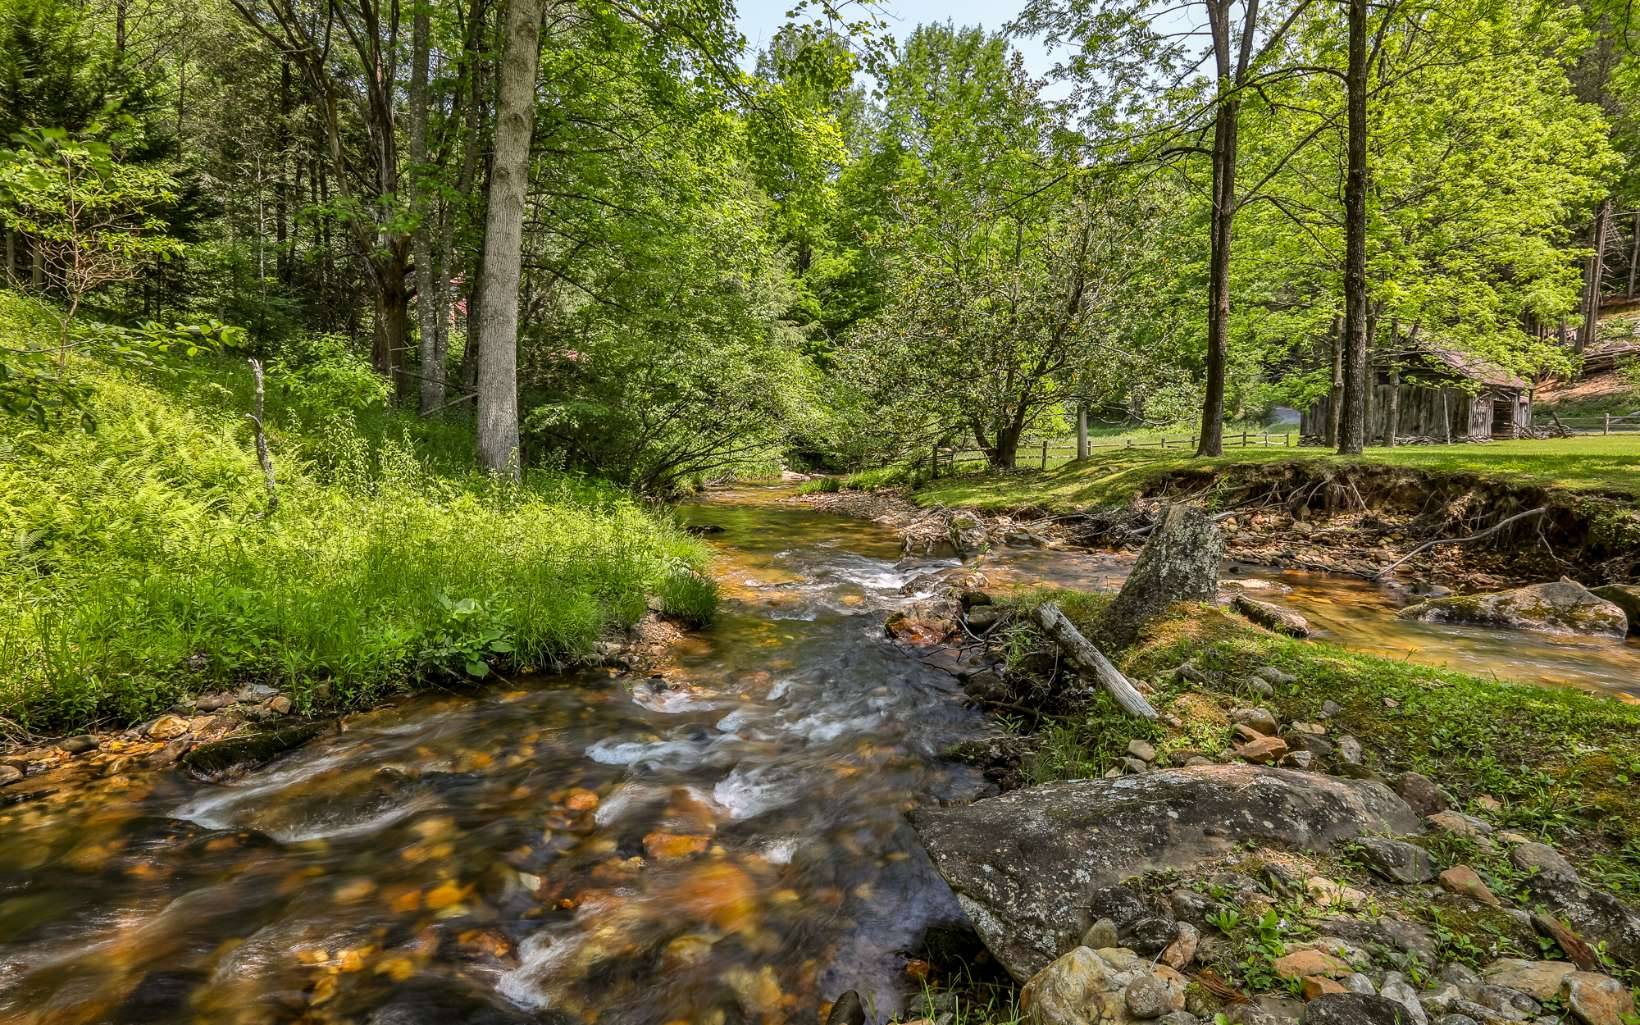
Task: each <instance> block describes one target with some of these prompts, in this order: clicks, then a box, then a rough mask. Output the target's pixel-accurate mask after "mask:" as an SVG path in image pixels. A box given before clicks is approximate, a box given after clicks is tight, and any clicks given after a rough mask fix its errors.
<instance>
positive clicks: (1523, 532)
mask: <svg viewBox="0 0 1640 1025" xmlns="http://www.w3.org/2000/svg"><path fill="white" fill-rule="evenodd" d="M802 500H803V501H805V502H808V503H811V504H814V505H816V506H818V507H820V508H824V509H827V510H828V511H832V512H839V513H843V514H845V515H853V516H862V517H864V518H867V519H873V520H877V521H879V522H883V523H888V524H890V525H893V526H895V527H896V528H897V529H899V530H900V532H901V534H902V536H904V537H905V539H906V544H907V548H908V550H926V549H927V547H928V546H929V544H930V543H935V542H938V541H941V540H953V541H957V542H958V547H959V548H961V547H963V544H962V543H961V540H960V539H958V538H954V537H952V535H953V533H954V532H961V531H964V530H969V531H970V532H972V524H970V523H969V522H968V520H969V519H975V520H977V521H978V523H979V525H981V526H982V527H983V529H984V533H985V535H986V537H987V539H988V540H989V542H990V543H993V544H1018V545H1062V546H1069V547H1080V548H1090V549H1117V550H1120V549H1136V548H1138V547H1139V546H1140V545H1142V544H1143V543H1144V540H1145V538H1146V537H1147V536H1148V534H1149V531H1150V528H1151V527H1152V526H1153V525H1154V523H1155V522H1156V518H1157V515H1158V514H1159V511H1160V510H1161V509H1162V508H1164V507H1165V506H1166V505H1168V504H1170V503H1174V502H1180V501H1185V502H1196V503H1201V504H1203V505H1204V506H1206V507H1207V508H1208V509H1209V510H1210V511H1212V512H1214V513H1215V515H1216V516H1217V517H1218V519H1219V523H1220V525H1221V526H1222V527H1223V529H1224V531H1225V533H1226V534H1227V535H1228V537H1229V552H1228V555H1229V557H1230V558H1231V559H1233V560H1238V561H1241V562H1247V563H1253V564H1257V565H1262V566H1274V567H1285V568H1294V569H1310V570H1321V571H1326V572H1336V573H1347V574H1351V575H1355V576H1361V577H1373V576H1376V575H1377V574H1379V573H1381V572H1382V571H1383V570H1385V569H1386V568H1387V567H1390V566H1391V565H1392V564H1395V563H1396V562H1397V561H1398V560H1400V559H1402V558H1403V557H1404V556H1406V555H1408V554H1409V553H1412V552H1414V551H1416V550H1417V549H1418V548H1419V547H1420V546H1421V545H1424V544H1426V543H1429V542H1443V543H1441V544H1439V545H1437V546H1434V547H1431V548H1429V549H1427V550H1425V551H1422V552H1419V553H1418V554H1416V555H1413V557H1412V558H1411V559H1408V560H1407V561H1406V562H1404V563H1402V564H1400V565H1399V566H1396V567H1395V571H1394V572H1395V575H1396V576H1397V577H1399V578H1400V579H1403V580H1409V581H1412V580H1416V581H1421V582H1429V583H1438V584H1443V585H1447V586H1453V587H1461V588H1465V589H1486V588H1496V587H1506V586H1512V585H1517V584H1525V583H1531V582H1534V581H1541V580H1545V579H1556V578H1558V577H1561V576H1568V577H1571V578H1573V579H1575V580H1578V581H1579V582H1581V583H1584V584H1590V585H1593V584H1601V583H1609V582H1614V581H1624V580H1630V579H1633V578H1634V577H1635V576H1636V574H1637V572H1640V511H1637V510H1636V508H1635V506H1634V503H1633V502H1632V501H1630V500H1629V499H1627V498H1625V497H1623V496H1618V495H1603V494H1598V493H1573V492H1567V491H1557V490H1552V489H1548V488H1544V487H1541V486H1538V485H1531V484H1518V483H1514V482H1511V481H1509V480H1507V479H1502V478H1496V477H1481V476H1477V475H1473V474H1446V473H1431V472H1428V471H1422V470H1415V469H1408V468H1404V467H1391V466H1373V465H1364V466H1347V467H1340V466H1336V465H1329V464H1325V463H1318V462H1309V461H1299V460H1295V461H1292V462H1281V463H1263V464H1252V465H1242V466H1231V467H1202V468H1194V467H1191V468H1184V469H1180V470H1175V471H1171V472H1168V473H1166V474H1163V475H1161V476H1158V477H1156V478H1155V479H1153V480H1151V481H1150V482H1148V483H1147V484H1145V485H1144V486H1143V487H1142V488H1141V489H1140V490H1139V491H1138V493H1137V495H1136V496H1135V497H1134V498H1133V499H1132V500H1131V501H1130V502H1129V503H1127V504H1125V505H1117V506H1104V507H1097V508H1088V509H1082V510H1076V511H1073V512H1069V513H1060V514H1053V513H1050V512H1047V511H1045V510H1042V509H1039V508H1033V507H1031V506H1029V505H1025V506H1022V507H1019V508H1015V509H1010V510H1007V511H1004V512H1000V513H990V512H987V513H981V512H974V511H969V510H959V511H953V510H946V509H941V508H937V507H936V508H926V509H925V508H921V507H919V506H918V505H917V504H916V503H915V502H914V501H913V500H912V498H911V497H910V496H907V495H905V494H903V493H894V492H889V493H858V492H854V493H851V492H840V493H835V494H822V495H808V496H804V497H803V499H802ZM1539 509H1541V510H1542V512H1541V513H1539V514H1536V515H1532V516H1527V517H1525V518H1522V519H1520V520H1518V521H1517V522H1515V523H1512V524H1509V525H1507V526H1505V527H1503V528H1502V529H1500V530H1498V531H1497V532H1496V533H1493V534H1491V535H1488V536H1486V537H1482V538H1478V539H1476V540H1474V541H1472V542H1467V543H1448V542H1460V541H1461V539H1466V538H1471V537H1473V536H1474V535H1477V534H1480V533H1482V532H1484V531H1487V530H1489V529H1491V528H1493V527H1496V526H1497V525H1498V524H1500V523H1502V522H1503V521H1505V520H1507V519H1509V518H1510V517H1513V516H1517V515H1519V514H1522V513H1531V512H1533V511H1534V510H1539ZM970 543H977V542H974V541H970Z"/></svg>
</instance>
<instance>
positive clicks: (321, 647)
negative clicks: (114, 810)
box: [0, 307, 716, 732]
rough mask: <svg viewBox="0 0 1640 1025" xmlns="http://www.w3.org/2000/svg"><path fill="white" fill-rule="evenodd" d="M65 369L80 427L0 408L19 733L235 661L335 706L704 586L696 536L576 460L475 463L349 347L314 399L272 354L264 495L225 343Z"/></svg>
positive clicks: (1, 627)
mask: <svg viewBox="0 0 1640 1025" xmlns="http://www.w3.org/2000/svg"><path fill="white" fill-rule="evenodd" d="M6 312H7V308H6V307H0V316H3V315H4V314H5V313H6ZM3 329H4V328H3V327H0V330H3ZM333 355H334V354H333V353H332V356H333ZM336 369H337V368H336V366H331V367H330V368H329V370H328V371H327V373H334V372H335V371H336ZM74 371H75V372H76V373H78V374H80V375H82V377H83V379H84V380H85V381H86V383H87V384H89V385H90V388H91V397H90V400H89V402H88V403H87V404H86V406H85V409H84V412H85V414H86V416H85V417H84V421H85V422H84V423H83V424H82V423H80V422H77V421H76V422H69V423H51V424H47V425H40V424H37V423H35V422H33V421H29V420H24V419H21V418H13V417H5V416H3V415H0V522H3V523H4V524H5V525H6V530H5V534H4V542H5V549H4V555H3V556H0V560H3V561H0V716H4V717H5V718H6V719H8V720H11V721H12V722H13V723H16V724H18V725H20V726H21V727H23V728H24V729H26V730H28V731H30V732H42V731H50V730H55V729H70V728H79V727H82V726H85V725H89V724H92V723H96V722H113V721H130V720H135V719H138V718H141V717H144V716H147V715H150V714H152V713H154V712H156V711H158V710H160V709H163V708H165V707H167V706H168V705H170V704H172V703H174V702H175V701H176V700H177V699H179V698H181V697H183V696H184V695H186V694H189V693H197V692H200V691H205V690H210V689H213V688H217V687H224V686H233V685H237V684H242V683H245V682H252V681H255V682H267V683H272V684H275V685H277V686H279V687H281V688H283V689H284V690H285V691H286V692H287V693H289V694H291V695H292V696H293V697H294V698H295V699H296V700H297V702H298V703H299V704H301V705H304V706H305V707H309V708H330V707H346V706H349V705H356V704H359V703H362V702H366V701H369V700H371V699H373V698H375V697H377V696H379V695H381V694H382V693H384V692H387V691H390V690H394V689H399V688H404V687H407V686H409V685H411V684H413V683H415V682H417V681H426V680H444V681H447V682H455V681H460V680H466V679H471V678H473V677H477V676H483V675H485V674H487V673H488V672H489V669H490V667H491V666H492V665H505V666H546V667H550V666H553V665H556V664H559V663H561V662H563V661H565V660H568V659H573V658H575V657H576V656H579V655H582V654H584V653H587V652H589V651H590V650H591V649H592V648H593V646H594V644H595V642H596V641H597V640H598V638H599V637H600V635H601V634H603V633H604V632H605V631H606V630H608V629H610V628H612V627H617V626H623V625H626V624H630V623H631V622H633V621H635V620H636V619H637V618H639V617H640V616H641V615H643V613H644V611H645V609H646V606H647V603H648V600H649V597H650V596H651V595H654V596H656V597H657V598H658V599H659V600H660V601H661V603H662V607H663V608H666V609H668V611H671V610H673V608H674V606H675V607H676V611H677V613H678V614H679V615H680V616H683V617H685V618H689V619H692V620H696V621H702V620H704V619H706V618H709V617H710V615H711V612H712V609H713V607H714V606H715V600H716V592H715V590H714V589H713V588H712V585H711V583H710V581H708V580H706V579H705V578H703V577H701V576H700V575H699V572H698V571H699V569H700V568H701V567H702V566H703V565H704V563H705V559H706V551H705V549H704V548H703V546H702V545H701V544H700V543H699V542H698V541H696V540H694V539H692V538H690V537H689V536H687V535H686V534H685V533H683V532H682V531H681V530H680V529H678V528H677V527H675V526H674V525H672V524H671V523H670V522H668V521H667V520H665V519H663V518H661V517H658V516H656V515H653V514H651V513H650V512H648V511H646V510H645V509H644V508H642V507H640V506H639V505H638V504H637V503H636V502H634V501H633V500H631V499H630V498H629V497H627V496H626V495H625V494H624V493H622V492H619V491H617V490H616V489H614V488H611V487H609V486H607V485H604V484H601V483H599V482H596V481H591V480H588V479H585V478H581V477H576V476H570V475H563V474H539V475H532V476H530V477H528V478H527V479H526V480H525V482H524V483H523V484H521V485H515V484H512V483H510V482H503V481H497V480H495V479H494V478H491V477H487V476H485V475H482V474H480V473H478V472H476V471H474V470H473V469H472V465H471V461H470V460H469V459H467V458H466V457H465V454H464V453H465V451H466V446H465V445H460V444H458V443H457V434H458V433H459V432H460V431H461V430H462V425H459V424H456V425H448V424H446V425H436V424H435V425H427V424H423V423H418V422H417V421H415V420H414V418H410V417H403V416H400V415H397V414H393V413H391V412H389V411H388V410H387V409H386V408H385V407H384V406H383V405H382V403H381V401H380V398H381V396H380V394H379V393H372V390H371V387H370V384H369V381H370V375H369V373H368V370H367V369H365V370H363V371H362V373H363V374H364V376H363V377H360V378H359V379H358V382H356V383H359V384H360V388H359V389H358V391H357V393H356V394H353V395H351V397H349V394H348V393H347V392H346V390H345V389H343V390H342V391H340V392H338V391H336V390H335V389H328V390H324V394H325V399H324V405H323V406H322V407H321V406H319V405H316V404H315V403H314V402H312V401H303V398H304V397H303V396H302V395H301V394H300V392H301V389H300V388H296V389H289V388H285V387H283V386H282V383H281V376H284V377H285V378H287V379H294V378H298V377H299V375H300V374H301V373H302V372H303V370H302V368H301V367H299V366H288V367H281V366H279V365H278V364H274V365H272V366H271V368H270V377H269V398H270V408H269V412H268V417H267V419H268V426H269V431H270V435H271V439H272V446H273V452H274V459H275V464H276V470H277V474H278V486H279V495H280V504H279V508H278V510H277V512H275V513H274V514H273V515H271V516H265V515H264V513H265V510H266V498H265V494H264V490H263V480H262V476H261V472H260V470H259V468H258V466H257V462H256V456H255V452H254V448H253V447H252V441H251V428H250V425H249V423H248V422H247V420H246V419H245V416H244V413H245V412H246V411H247V410H248V409H249V408H250V407H249V402H248V397H247V396H248V388H249V381H250V377H249V372H248V370H246V369H245V366H244V363H243V362H241V361H237V360H230V359H227V358H211V359H207V360H201V361H196V362H193V363H189V364H185V365H181V366H178V367H172V368H168V369H167V368H150V369H142V370H133V369H131V368H127V367H118V368H116V367H111V366H106V365H101V364H97V363H95V362H93V361H91V360H89V359H82V360H80V361H79V362H78V364H77V365H75V366H74ZM332 383H334V382H332ZM468 444H470V442H469V443H468ZM458 453H461V454H459V455H458Z"/></svg>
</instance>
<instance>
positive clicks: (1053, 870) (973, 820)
mask: <svg viewBox="0 0 1640 1025" xmlns="http://www.w3.org/2000/svg"><path fill="white" fill-rule="evenodd" d="M912 822H913V824H914V825H915V826H916V828H917V831H918V833H919V834H920V836H921V838H922V841H923V843H924V845H925V846H926V847H927V848H928V851H929V854H930V855H931V856H932V858H933V860H934V864H935V866H936V867H937V868H938V869H939V871H940V874H941V875H943V876H944V877H945V879H946V881H947V882H948V883H949V884H950V885H951V888H952V889H953V890H954V891H955V892H956V894H957V899H958V901H959V903H961V905H962V907H963V909H964V910H965V911H966V912H967V913H968V916H969V919H970V920H971V921H972V922H973V923H974V926H975V928H976V929H977V930H978V932H979V935H980V938H981V939H983V940H984V941H985V944H986V946H987V947H989V948H990V950H991V952H992V953H993V954H995V955H996V957H997V959H998V960H999V961H1000V962H1001V963H1002V965H1003V966H1004V967H1005V968H1007V970H1008V971H1009V972H1010V973H1011V974H1012V975H1013V976H1014V977H1015V978H1016V979H1020V980H1024V979H1028V978H1030V976H1031V975H1033V974H1034V973H1036V972H1037V971H1040V970H1041V969H1042V968H1043V967H1045V966H1046V965H1047V964H1048V963H1049V962H1050V961H1052V960H1053V959H1054V958H1055V957H1057V956H1058V955H1059V953H1060V951H1062V950H1065V949H1066V948H1068V947H1069V946H1071V945H1073V944H1074V943H1075V942H1076V940H1077V938H1079V937H1080V936H1081V935H1082V933H1083V931H1084V930H1086V929H1087V928H1088V926H1089V925H1091V924H1092V922H1091V921H1090V920H1089V917H1088V912H1087V910H1086V908H1087V906H1088V905H1089V903H1090V895H1091V894H1093V893H1094V892H1095V891H1097V890H1099V889H1101V888H1104V887H1110V886H1112V885H1114V884H1116V883H1118V882H1120V881H1121V880H1122V879H1125V878H1127V877H1129V876H1132V875H1135V874H1138V873H1142V872H1144V871H1146V870H1149V869H1160V868H1179V869H1186V868H1189V867H1190V866H1192V865H1195V864H1197V863H1200V862H1201V861H1203V860H1204V859H1208V858H1213V857H1217V856H1220V855H1222V854H1224V853H1226V852H1228V851H1230V850H1231V849H1233V848H1234V846H1235V845H1236V844H1238V843H1241V842H1243V841H1254V842H1267V843H1275V844H1280V845H1282V846H1288V847H1298V848H1302V849H1306V850H1312V851H1319V850H1325V849H1326V848H1328V847H1330V846H1331V845H1332V844H1334V843H1336V842H1338V841H1340V840H1345V839H1351V838H1354V837H1355V836H1357V835H1359V834H1361V833H1364V832H1377V833H1412V832H1416V831H1417V829H1418V821H1417V818H1416V817H1415V816H1414V815H1413V814H1412V811H1411V809H1410V808H1408V807H1407V805H1406V803H1405V802H1403V801H1402V800H1401V799H1400V798H1399V797H1396V796H1395V795H1394V794H1393V793H1391V792H1390V790H1389V788H1387V787H1385V786H1383V785H1382V784H1380V783H1369V782H1353V781H1349V780H1342V779H1336V778H1333V777H1327V776H1320V775H1314V774H1310V773H1303V772H1295V771H1291V770H1287V769H1268V768H1260V767H1256V766H1251V765H1203V766H1194V767H1190V768H1183V769H1165V770H1157V771H1153V772H1148V773H1145V774H1143V775H1137V776H1126V777H1122V778H1120V779H1110V780H1077V781H1070V782H1063V783H1051V784H1047V785H1045V786H1038V787H1030V788H1026V789H1023V790H1016V791H1013V792H1011V793H1008V794H1004V795H1002V796H1000V797H993V798H988V799H986V800H982V801H977V802H975V803H973V804H970V805H967V806H962V807H948V808H923V809H920V810H918V811H916V812H914V813H913V815H912Z"/></svg>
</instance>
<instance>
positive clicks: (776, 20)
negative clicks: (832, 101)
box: [739, 0, 1054, 78]
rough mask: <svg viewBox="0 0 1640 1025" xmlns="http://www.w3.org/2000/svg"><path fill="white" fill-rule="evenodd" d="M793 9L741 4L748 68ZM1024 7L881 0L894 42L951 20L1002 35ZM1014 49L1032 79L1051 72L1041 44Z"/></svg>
mask: <svg viewBox="0 0 1640 1025" xmlns="http://www.w3.org/2000/svg"><path fill="white" fill-rule="evenodd" d="M793 5H794V4H793V0H740V17H739V22H740V32H741V34H742V35H744V36H745V37H746V58H745V64H746V66H747V67H750V66H751V65H752V64H753V62H755V61H756V59H757V52H758V51H759V50H761V49H763V47H764V45H765V44H766V43H767V42H768V41H769V40H770V39H771V38H773V36H774V34H775V32H776V30H778V29H779V28H780V26H781V25H783V24H784V23H785V21H786V12H787V11H789V10H791V9H792V7H793ZM1024 6H1025V3H1024V0H879V8H880V10H881V12H882V14H883V20H884V21H885V22H886V23H887V31H888V34H889V35H891V36H893V37H894V38H895V39H904V38H905V37H906V35H907V34H909V33H910V32H911V30H912V29H913V28H915V27H917V26H918V25H920V24H922V23H923V22H928V21H946V20H950V21H952V22H955V23H956V25H957V27H958V28H962V27H964V26H968V25H981V26H983V27H985V28H987V29H990V30H991V31H993V32H995V31H1000V30H1001V29H1002V27H1003V26H1004V25H1006V24H1007V23H1008V20H1009V19H1010V18H1012V17H1013V16H1014V15H1015V14H1017V13H1019V10H1020V8H1022V7H1024ZM1013 45H1014V48H1015V49H1017V50H1018V51H1019V52H1020V54H1021V55H1023V56H1024V58H1025V68H1026V70H1027V71H1029V72H1030V73H1031V75H1032V76H1034V77H1037V78H1040V77H1042V76H1044V75H1046V74H1047V73H1048V72H1049V71H1050V70H1052V68H1053V65H1054V58H1053V55H1052V54H1050V53H1049V52H1048V51H1047V49H1046V48H1045V47H1043V45H1042V44H1041V43H1040V42H1039V41H1037V40H1035V39H1030V38H1023V39H1015V40H1014V41H1013Z"/></svg>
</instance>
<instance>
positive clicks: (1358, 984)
mask: <svg viewBox="0 0 1640 1025" xmlns="http://www.w3.org/2000/svg"><path fill="white" fill-rule="evenodd" d="M1344 988H1345V989H1347V990H1349V991H1350V992H1351V993H1365V994H1367V995H1368V996H1372V995H1373V994H1375V993H1377V992H1378V987H1377V986H1374V985H1373V984H1372V980H1371V979H1369V978H1367V977H1366V976H1365V975H1362V974H1361V973H1360V972H1351V973H1350V974H1348V975H1346V976H1344Z"/></svg>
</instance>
